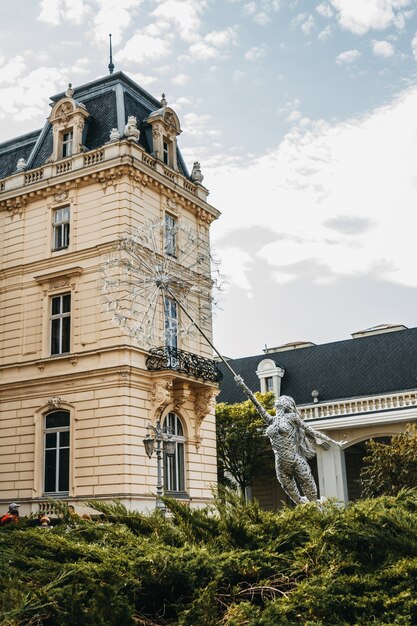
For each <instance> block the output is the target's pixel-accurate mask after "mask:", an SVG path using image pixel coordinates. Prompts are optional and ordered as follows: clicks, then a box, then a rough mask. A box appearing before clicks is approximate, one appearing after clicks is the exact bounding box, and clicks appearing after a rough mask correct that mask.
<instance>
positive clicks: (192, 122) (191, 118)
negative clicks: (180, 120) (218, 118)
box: [183, 113, 220, 139]
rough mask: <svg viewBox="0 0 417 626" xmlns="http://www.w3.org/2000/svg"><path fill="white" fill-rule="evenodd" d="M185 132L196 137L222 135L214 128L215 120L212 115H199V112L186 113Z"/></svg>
mask: <svg viewBox="0 0 417 626" xmlns="http://www.w3.org/2000/svg"><path fill="white" fill-rule="evenodd" d="M183 130H184V134H185V135H189V136H191V137H194V138H196V139H204V138H206V137H217V136H219V135H220V132H219V131H218V130H215V129H214V125H213V120H212V118H211V116H210V115H198V114H197V113H187V114H186V115H184V128H183Z"/></svg>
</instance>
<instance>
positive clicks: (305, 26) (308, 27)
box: [301, 15, 316, 35]
mask: <svg viewBox="0 0 417 626" xmlns="http://www.w3.org/2000/svg"><path fill="white" fill-rule="evenodd" d="M315 27H316V21H315V19H314V17H313V16H312V15H309V16H308V17H307V19H306V20H305V22H303V23H302V24H301V30H302V32H303V33H304V34H305V35H309V34H310V33H311V32H312V31H313V30H314V29H315Z"/></svg>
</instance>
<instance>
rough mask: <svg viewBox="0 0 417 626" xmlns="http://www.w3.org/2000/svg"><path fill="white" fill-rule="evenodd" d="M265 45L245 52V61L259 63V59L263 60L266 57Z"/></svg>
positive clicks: (253, 47)
mask: <svg viewBox="0 0 417 626" xmlns="http://www.w3.org/2000/svg"><path fill="white" fill-rule="evenodd" d="M265 51H266V48H265V45H264V44H262V45H261V46H252V48H249V50H248V51H247V52H245V59H246V60H247V61H257V60H258V59H262V57H264V56H265Z"/></svg>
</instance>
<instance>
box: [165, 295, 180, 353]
mask: <svg viewBox="0 0 417 626" xmlns="http://www.w3.org/2000/svg"><path fill="white" fill-rule="evenodd" d="M164 317H165V345H166V346H167V347H169V348H177V347H178V313H177V303H176V302H175V300H171V299H170V298H164Z"/></svg>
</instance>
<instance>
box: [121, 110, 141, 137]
mask: <svg viewBox="0 0 417 626" xmlns="http://www.w3.org/2000/svg"><path fill="white" fill-rule="evenodd" d="M137 124H138V122H137V119H136V117H135V116H134V115H129V117H128V118H127V124H126V126H125V130H124V136H125V137H126V139H130V140H132V141H139V137H140V130H139V129H138V125H137Z"/></svg>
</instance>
